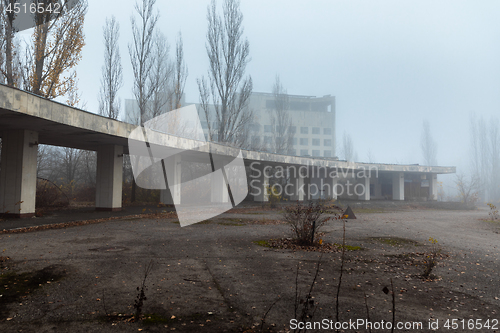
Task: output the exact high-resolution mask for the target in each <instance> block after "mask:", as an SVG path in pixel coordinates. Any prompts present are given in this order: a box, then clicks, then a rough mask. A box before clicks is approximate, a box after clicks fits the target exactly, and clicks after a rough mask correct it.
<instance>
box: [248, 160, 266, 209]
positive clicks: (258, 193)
mask: <svg viewBox="0 0 500 333" xmlns="http://www.w3.org/2000/svg"><path fill="white" fill-rule="evenodd" d="M259 164H260V165H258V166H256V165H254V166H252V168H251V169H252V175H251V176H250V178H251V179H250V193H251V195H252V196H253V200H254V201H257V202H266V201H269V197H268V194H267V187H268V186H269V174H268V172H269V171H267V170H268V169H269V167H268V168H266V167H265V166H264V165H262V164H261V163H259Z"/></svg>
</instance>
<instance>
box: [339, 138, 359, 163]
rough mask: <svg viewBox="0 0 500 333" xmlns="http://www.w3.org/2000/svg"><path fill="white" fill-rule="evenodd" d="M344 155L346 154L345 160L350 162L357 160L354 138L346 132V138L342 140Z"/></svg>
mask: <svg viewBox="0 0 500 333" xmlns="http://www.w3.org/2000/svg"><path fill="white" fill-rule="evenodd" d="M342 153H343V154H344V160H346V161H348V162H353V161H354V160H357V156H356V152H355V151H354V144H353V142H352V138H351V136H350V135H349V134H347V133H346V132H344V136H343V138H342Z"/></svg>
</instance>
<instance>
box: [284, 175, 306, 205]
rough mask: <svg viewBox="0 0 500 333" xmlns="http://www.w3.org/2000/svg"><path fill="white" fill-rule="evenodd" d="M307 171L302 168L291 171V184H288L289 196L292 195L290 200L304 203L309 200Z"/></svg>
mask: <svg viewBox="0 0 500 333" xmlns="http://www.w3.org/2000/svg"><path fill="white" fill-rule="evenodd" d="M305 171H306V170H303V168H300V167H292V168H290V169H289V175H290V183H289V184H287V194H289V193H291V196H290V200H292V201H297V200H298V201H304V200H305V199H307V188H306V186H307V184H306V181H305V180H306V173H307V172H305Z"/></svg>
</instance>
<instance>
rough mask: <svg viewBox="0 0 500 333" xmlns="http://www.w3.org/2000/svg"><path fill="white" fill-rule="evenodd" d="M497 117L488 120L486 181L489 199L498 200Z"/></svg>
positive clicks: (499, 151) (499, 144) (499, 139)
mask: <svg viewBox="0 0 500 333" xmlns="http://www.w3.org/2000/svg"><path fill="white" fill-rule="evenodd" d="M499 128H500V125H499V122H498V118H492V119H491V120H490V128H489V139H490V143H489V146H490V147H489V148H490V149H489V152H490V181H489V183H488V185H489V189H488V194H489V200H490V201H498V200H500V133H499Z"/></svg>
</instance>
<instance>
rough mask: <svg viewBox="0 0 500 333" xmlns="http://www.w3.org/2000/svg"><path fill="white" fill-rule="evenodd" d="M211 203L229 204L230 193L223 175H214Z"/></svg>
mask: <svg viewBox="0 0 500 333" xmlns="http://www.w3.org/2000/svg"><path fill="white" fill-rule="evenodd" d="M210 186H211V191H212V192H211V201H212V202H229V192H228V191H227V184H226V181H225V180H224V176H223V175H222V173H213V174H212V182H211V185H210Z"/></svg>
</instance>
